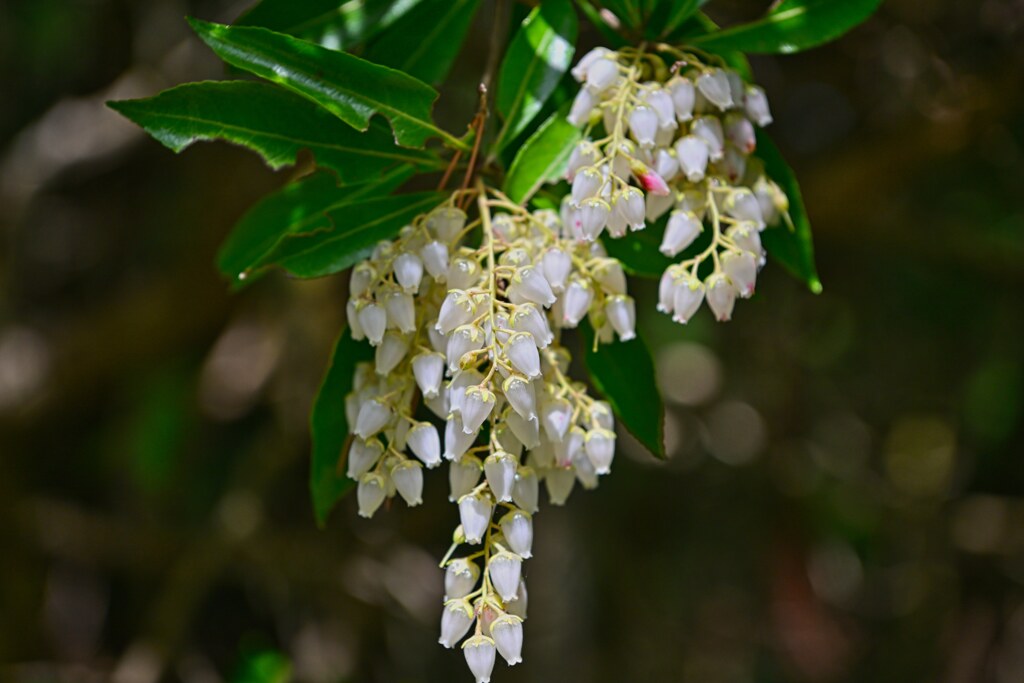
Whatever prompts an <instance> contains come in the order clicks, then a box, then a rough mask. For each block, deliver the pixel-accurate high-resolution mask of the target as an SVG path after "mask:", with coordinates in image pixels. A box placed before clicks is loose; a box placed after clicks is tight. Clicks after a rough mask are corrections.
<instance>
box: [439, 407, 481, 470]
mask: <svg viewBox="0 0 1024 683" xmlns="http://www.w3.org/2000/svg"><path fill="white" fill-rule="evenodd" d="M474 441H476V433H475V432H473V433H469V434H467V433H466V430H465V429H464V428H463V426H462V416H461V415H454V414H453V415H449V416H448V420H447V421H446V422H445V425H444V458H445V460H456V459H458V458H461V457H462V456H463V455H464V454H465V453H466V451H467V450H469V447H470V446H472V445H473V442H474Z"/></svg>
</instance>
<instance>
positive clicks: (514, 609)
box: [505, 579, 530, 619]
mask: <svg viewBox="0 0 1024 683" xmlns="http://www.w3.org/2000/svg"><path fill="white" fill-rule="evenodd" d="M529 602H530V596H529V593H527V592H526V581H524V580H523V579H519V590H518V591H516V599H515V600H513V601H512V602H510V603H508V605H506V606H505V609H506V611H507V612H508V613H509V614H512V615H515V616H517V617H519V618H520V619H526V606H527V605H528V604H529Z"/></svg>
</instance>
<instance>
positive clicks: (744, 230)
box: [725, 223, 764, 259]
mask: <svg viewBox="0 0 1024 683" xmlns="http://www.w3.org/2000/svg"><path fill="white" fill-rule="evenodd" d="M725 236H726V237H727V238H728V239H730V240H732V243H733V244H735V245H736V246H737V247H739V248H740V249H743V250H744V251H749V252H750V253H752V254H754V256H755V257H757V258H758V259H760V258H761V257H762V256H763V255H764V248H763V247H762V246H761V233H759V232H758V230H757V225H756V224H754V223H737V224H736V225H734V226H732V227H731V228H729V229H728V230H726V231H725Z"/></svg>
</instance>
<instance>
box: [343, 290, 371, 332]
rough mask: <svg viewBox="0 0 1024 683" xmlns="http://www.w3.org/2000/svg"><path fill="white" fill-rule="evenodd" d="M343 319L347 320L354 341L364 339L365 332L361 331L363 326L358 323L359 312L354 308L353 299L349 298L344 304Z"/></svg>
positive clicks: (354, 301)
mask: <svg viewBox="0 0 1024 683" xmlns="http://www.w3.org/2000/svg"><path fill="white" fill-rule="evenodd" d="M345 319H346V320H347V321H348V329H349V332H350V333H351V334H352V339H354V340H356V341H362V340H364V339H366V332H364V331H363V326H362V325H360V324H359V313H358V312H357V310H356V300H355V299H349V300H348V303H347V304H345Z"/></svg>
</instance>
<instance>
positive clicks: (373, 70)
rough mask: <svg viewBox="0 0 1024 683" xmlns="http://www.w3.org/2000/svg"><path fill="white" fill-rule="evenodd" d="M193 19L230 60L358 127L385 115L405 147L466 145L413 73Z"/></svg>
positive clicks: (279, 35)
mask: <svg viewBox="0 0 1024 683" xmlns="http://www.w3.org/2000/svg"><path fill="white" fill-rule="evenodd" d="M189 22H190V23H191V24H192V28H193V29H194V30H195V32H196V33H197V34H198V35H199V37H200V38H202V39H203V41H204V42H205V43H206V44H207V45H209V46H210V47H211V48H212V49H213V51H214V52H216V53H217V55H218V56H219V57H220V58H221V59H223V60H224V61H225V62H227V63H228V64H231V65H232V66H236V67H238V68H239V69H244V70H246V71H249V72H251V73H253V74H256V75H257V76H260V77H261V78H265V79H267V80H269V81H273V82H274V83H278V84H280V85H282V86H284V87H286V88H288V89H289V90H292V91H294V92H297V93H298V94H300V95H302V96H304V97H307V98H309V99H310V100H312V101H313V102H315V103H317V104H319V105H320V106H321V107H323V108H324V109H326V110H327V111H329V112H331V113H332V114H334V115H335V116H337V117H338V118H340V119H341V120H342V121H344V122H345V123H347V124H349V125H350V126H352V127H353V128H356V129H358V130H366V129H367V128H369V126H370V118H371V117H372V116H373V115H374V114H381V115H382V116H384V117H385V118H387V119H388V121H389V122H390V123H391V128H392V129H393V130H394V134H395V140H397V141H398V144H400V145H402V146H404V147H422V146H423V145H424V144H425V143H426V141H427V139H428V138H431V137H440V138H442V139H443V140H444V141H445V142H446V143H448V144H450V145H453V146H457V147H465V143H463V142H462V141H461V140H458V139H457V138H455V137H453V136H452V135H451V134H450V133H447V132H445V131H443V130H441V129H440V128H438V127H437V126H436V125H434V122H433V120H432V118H431V113H430V112H431V109H432V107H433V105H434V100H435V99H437V91H436V90H434V89H433V88H431V87H430V86H429V85H427V84H426V83H423V82H422V81H419V80H417V79H415V78H413V77H412V76H409V75H408V74H404V73H402V72H401V71H395V70H394V69H390V68H388V67H386V66H381V65H379V64H374V63H373V62H368V61H366V60H365V59H360V58H359V57H356V56H354V55H350V54H347V53H345V52H336V51H334V50H328V49H326V48H323V47H320V46H319V45H315V44H313V43H310V42H307V41H304V40H299V39H297V38H292V37H291V36H287V35H284V34H283V33H276V32H274V31H269V30H267V29H264V28H256V27H250V26H224V25H223V24H212V23H208V22H205V21H199V20H197V19H190V20H189Z"/></svg>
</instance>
